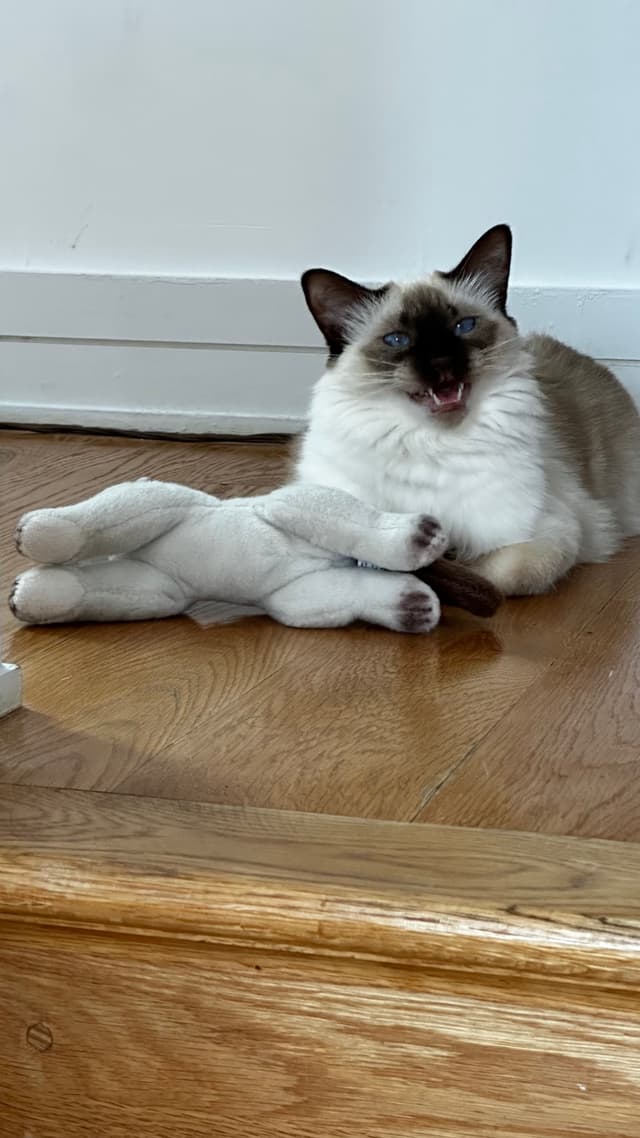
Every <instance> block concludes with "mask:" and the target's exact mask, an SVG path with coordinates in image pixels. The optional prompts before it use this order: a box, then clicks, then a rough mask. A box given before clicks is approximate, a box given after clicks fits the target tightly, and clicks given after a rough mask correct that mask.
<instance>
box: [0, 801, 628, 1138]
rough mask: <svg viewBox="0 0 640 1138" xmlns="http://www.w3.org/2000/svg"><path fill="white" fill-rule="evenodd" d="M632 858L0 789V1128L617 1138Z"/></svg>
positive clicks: (560, 844)
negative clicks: (0, 1029) (0, 1104)
mask: <svg viewBox="0 0 640 1138" xmlns="http://www.w3.org/2000/svg"><path fill="white" fill-rule="evenodd" d="M639 880H640V850H638V849H637V848H636V847H633V846H629V845H624V844H619V843H614V842H597V841H579V842H578V841H575V840H572V839H566V838H549V837H545V836H536V835H523V834H513V835H508V834H504V833H502V834H499V833H495V832H491V831H485V832H481V831H464V830H452V829H448V828H441V827H432V826H407V825H404V824H397V823H384V822H366V821H360V822H357V821H354V820H351V819H340V818H336V819H332V818H327V817H321V816H318V815H297V814H294V813H283V812H272V811H257V810H241V809H237V808H228V807H213V806H203V805H199V804H195V803H178V802H173V803H172V802H167V801H159V800H155V801H154V800H150V799H140V798H129V797H127V796H121V795H113V794H107V795H105V794H95V793H86V792H82V791H66V790H47V789H42V790H39V789H34V788H30V787H6V788H5V789H4V792H3V797H2V800H1V801H0V1016H1V1022H2V1026H3V1030H2V1032H0V1102H1V1103H2V1111H1V1112H0V1136H1V1138H15V1136H16V1135H20V1136H21V1138H23V1136H24V1135H25V1134H34V1135H38V1138H88V1136H91V1138H125V1135H129V1134H135V1135H136V1136H137V1138H175V1135H180V1136H181V1138H182V1136H185V1138H210V1136H211V1135H218V1136H220V1138H223V1136H224V1138H227V1136H231V1138H255V1136H256V1135H257V1134H259V1135H260V1138H316V1136H317V1135H321V1134H322V1135H324V1134H326V1135H331V1136H332V1138H347V1136H348V1138H352V1136H353V1135H363V1136H365V1135H366V1136H367V1138H406V1136H407V1135H408V1134H411V1135H412V1138H413V1136H414V1135H415V1136H417V1138H427V1136H429V1138H431V1136H433V1135H436V1136H438V1138H460V1136H462V1135H468V1136H469V1138H471V1136H473V1138H489V1136H492V1138H493V1136H498V1138H571V1136H573V1135H575V1136H576V1138H578V1136H580V1138H637V1133H638V1130H637V1125H638V1117H639V1116H640V1066H639V1065H638V1048H639V1047H640V1026H639V1023H638V1014H637V1008H638V998H639V994H640V897H639V892H638V881H639Z"/></svg>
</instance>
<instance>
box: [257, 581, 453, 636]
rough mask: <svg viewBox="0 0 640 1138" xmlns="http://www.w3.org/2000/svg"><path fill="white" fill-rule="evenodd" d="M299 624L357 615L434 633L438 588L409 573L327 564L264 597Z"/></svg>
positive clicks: (269, 607) (330, 624) (331, 623)
mask: <svg viewBox="0 0 640 1138" xmlns="http://www.w3.org/2000/svg"><path fill="white" fill-rule="evenodd" d="M262 604H263V605H264V608H265V610H266V612H268V613H269V615H270V616H272V617H274V619H275V620H278V621H280V623H281V624H288V625H292V626H293V627H294V628H337V627H340V626H342V625H345V624H351V622H352V621H354V620H366V621H369V622H370V623H371V624H381V625H382V626H383V627H384V628H392V629H394V630H395V631H398V632H430V631H431V629H432V628H435V626H436V625H437V623H438V620H439V618H440V605H439V602H438V598H437V597H436V595H435V593H434V592H433V591H432V590H431V589H430V588H429V587H428V585H424V584H423V583H422V581H418V580H417V579H416V578H415V577H412V576H411V575H410V574H408V573H407V574H405V573H386V572H384V571H382V570H377V569H325V570H319V571H318V572H317V573H308V574H306V575H305V576H304V577H298V579H297V580H296V581H292V582H290V584H288V585H285V586H284V587H283V588H282V589H278V590H277V591H276V592H275V593H273V595H272V596H271V597H268V598H267V599H266V600H265V601H263V602H262Z"/></svg>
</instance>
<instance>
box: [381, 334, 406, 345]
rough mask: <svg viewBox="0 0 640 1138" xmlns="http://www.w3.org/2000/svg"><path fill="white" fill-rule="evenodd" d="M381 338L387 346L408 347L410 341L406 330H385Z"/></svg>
mask: <svg viewBox="0 0 640 1138" xmlns="http://www.w3.org/2000/svg"><path fill="white" fill-rule="evenodd" d="M382 339H383V340H384V342H385V344H386V345H387V347H388V348H408V347H409V344H410V343H411V337H410V336H407V333H406V332H387V334H386V336H383V337H382Z"/></svg>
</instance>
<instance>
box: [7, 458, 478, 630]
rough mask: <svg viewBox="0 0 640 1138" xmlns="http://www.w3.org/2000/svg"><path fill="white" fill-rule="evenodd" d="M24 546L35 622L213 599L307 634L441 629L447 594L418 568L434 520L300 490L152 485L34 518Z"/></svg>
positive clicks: (159, 610)
mask: <svg viewBox="0 0 640 1138" xmlns="http://www.w3.org/2000/svg"><path fill="white" fill-rule="evenodd" d="M17 544H18V548H19V549H20V551H21V552H22V553H24V554H25V555H26V556H27V557H29V558H30V559H31V560H33V561H36V562H40V565H38V566H37V567H34V568H32V569H28V570H27V571H26V572H25V573H23V574H21V576H20V577H18V579H17V580H16V582H15V584H14V587H13V590H12V594H11V598H10V604H11V608H12V611H13V612H14V613H15V615H16V616H17V617H18V618H19V619H20V620H23V621H25V622H27V623H29V624H51V623H59V622H67V621H83V620H84V621H106V620H112V621H115V620H146V619H150V618H153V617H167V616H174V615H177V614H178V613H182V612H185V611H186V610H187V609H189V608H190V607H192V606H193V605H194V603H195V602H197V601H202V600H206V601H221V602H225V603H227V604H229V603H231V604H235V605H239V606H254V607H255V608H256V609H258V610H260V611H262V612H266V613H268V614H269V615H270V616H272V617H274V618H275V619H276V620H278V621H280V622H281V623H282V624H288V625H294V626H300V627H334V626H339V625H345V624H349V623H351V622H352V621H354V620H358V619H362V620H366V621H370V622H371V623H373V624H379V625H383V626H384V627H386V628H391V629H397V630H399V631H404V632H428V631H429V630H430V629H432V628H433V627H434V626H435V625H436V624H437V623H438V619H439V615H440V605H439V602H438V597H437V596H436V594H435V592H434V591H433V590H432V589H431V588H430V587H429V585H427V584H426V583H424V582H423V581H420V580H418V579H417V578H416V577H415V576H414V575H413V573H414V572H415V571H416V570H418V571H419V570H420V569H421V567H424V566H427V565H429V564H430V563H431V562H432V561H433V560H435V558H437V557H439V556H440V555H441V553H442V552H443V551H444V549H445V547H446V544H447V541H446V537H445V535H444V534H443V532H442V530H441V528H440V526H439V525H438V523H437V522H435V521H434V520H433V519H432V518H429V517H425V516H424V515H416V514H390V513H381V512H379V511H378V510H375V509H372V508H371V507H370V506H365V505H364V504H362V503H361V502H358V501H357V500H356V499H355V498H352V497H351V496H350V495H349V494H346V493H344V492H342V491H339V490H332V489H331V490H329V489H324V488H323V487H315V486H301V485H296V486H288V487H284V488H283V489H281V490H276V491H274V492H273V493H272V494H267V495H263V496H260V497H255V498H235V499H230V500H220V499H218V498H214V497H212V496H211V495H209V494H204V493H201V492H200V491H198V490H191V489H189V488H188V487H185V486H177V485H174V484H172V483H167V482H152V481H146V480H142V481H140V482H129V483H123V484H121V485H117V486H112V487H110V488H109V489H107V490H104V491H102V493H100V494H97V495H96V496H95V497H93V498H89V499H87V500H86V501H84V502H79V503H78V504H77V505H74V506H68V507H63V508H61V509H44V510H35V511H34V512H32V513H29V514H26V515H25V516H24V517H23V518H22V520H21V522H20V524H19V526H18V533H17ZM359 561H364V562H371V563H373V564H374V565H376V566H379V567H380V569H386V570H389V572H380V570H379V569H375V568H363V567H361V566H360V565H358V564H357V563H358V562H359ZM494 607H495V605H494Z"/></svg>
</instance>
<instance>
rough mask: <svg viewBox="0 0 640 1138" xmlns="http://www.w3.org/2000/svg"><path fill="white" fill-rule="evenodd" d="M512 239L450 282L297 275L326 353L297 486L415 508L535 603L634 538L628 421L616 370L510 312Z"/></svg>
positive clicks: (482, 241) (500, 228)
mask: <svg viewBox="0 0 640 1138" xmlns="http://www.w3.org/2000/svg"><path fill="white" fill-rule="evenodd" d="M511 246H512V238H511V230H510V229H509V227H508V226H507V225H497V226H494V227H493V228H492V229H489V230H488V231H487V232H486V233H485V234H484V235H483V236H482V237H480V238H479V240H478V241H476V243H475V244H474V245H473V246H472V247H471V249H470V250H469V252H468V253H467V254H466V255H465V256H464V257H463V258H462V260H461V261H460V263H459V264H458V265H457V266H456V267H455V268H454V269H452V270H451V271H449V272H439V271H438V272H434V273H432V274H431V276H429V277H427V278H426V279H424V280H420V281H418V282H414V283H409V284H397V283H391V284H387V285H384V286H383V287H381V288H367V287H365V286H363V285H360V284H357V283H355V282H354V281H351V280H349V279H348V278H346V277H343V276H340V275H339V274H337V273H334V272H330V271H329V270H326V269H310V270H309V271H308V272H306V273H305V274H304V275H303V277H302V287H303V291H304V294H305V298H306V301H307V304H308V307H309V309H310V311H311V313H312V315H313V317H314V319H315V321H316V323H317V325H318V327H319V328H320V331H321V332H322V333H323V336H324V338H325V340H326V343H327V346H328V350H329V360H328V365H327V370H326V371H325V373H324V375H323V376H322V377H321V378H320V380H319V381H318V383H317V384H316V386H315V388H314V392H313V396H312V402H311V412H310V420H309V425H308V428H307V430H306V433H305V434H304V435H303V437H302V439H301V442H300V446H299V452H298V456H297V460H296V463H295V474H294V477H295V478H296V479H297V480H298V481H307V482H315V483H321V484H324V485H327V486H334V487H338V488H340V489H343V490H347V491H349V492H350V493H351V494H353V495H355V496H356V497H358V498H361V499H363V500H364V501H365V502H368V503H370V504H371V505H373V506H376V507H377V508H378V509H382V510H393V511H407V512H417V511H425V512H427V513H429V514H432V515H433V516H435V517H437V518H438V519H439V520H440V521H441V522H442V524H443V526H444V527H445V528H446V529H447V531H448V533H449V536H450V541H451V546H452V547H453V549H454V550H455V556H456V557H457V558H459V560H460V561H461V562H462V563H463V564H466V565H469V566H472V567H473V568H474V569H475V570H476V572H478V573H480V574H482V575H483V576H484V577H485V578H487V579H488V580H489V581H490V582H492V583H493V584H494V585H495V586H496V587H497V588H498V589H500V590H501V591H502V592H503V593H505V594H507V595H511V596H514V595H523V594H534V593H544V592H546V591H548V590H549V589H550V588H551V587H552V586H553V585H554V583H555V582H556V581H558V580H559V579H560V578H561V577H563V576H564V575H565V574H566V573H568V572H569V570H570V569H571V568H572V567H573V566H574V565H576V564H579V563H582V562H592V561H604V560H607V559H608V558H609V557H610V556H611V555H612V554H613V553H615V551H616V550H617V549H619V547H620V545H621V543H622V541H623V539H624V538H625V537H627V536H630V535H633V534H637V533H638V532H640V417H639V416H638V412H637V411H636V408H635V405H634V403H633V400H632V399H631V397H630V395H629V394H628V393H627V391H626V390H625V389H624V388H623V387H622V385H621V384H620V383H619V382H618V380H617V379H616V378H615V376H614V375H612V373H611V372H610V371H609V370H608V369H607V368H606V367H603V366H602V365H601V364H599V363H597V362H596V361H595V360H593V359H590V358H589V357H588V356H584V355H581V354H580V353H578V352H577V351H574V350H573V349H571V348H569V347H566V346H565V345H564V344H562V343H560V342H559V341H557V340H554V339H552V338H551V337H549V336H545V335H529V336H521V335H520V333H519V331H518V328H517V325H516V322H515V320H513V319H512V317H511V316H510V315H509V314H508V312H507V289H508V283H509V270H510V264H511Z"/></svg>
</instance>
